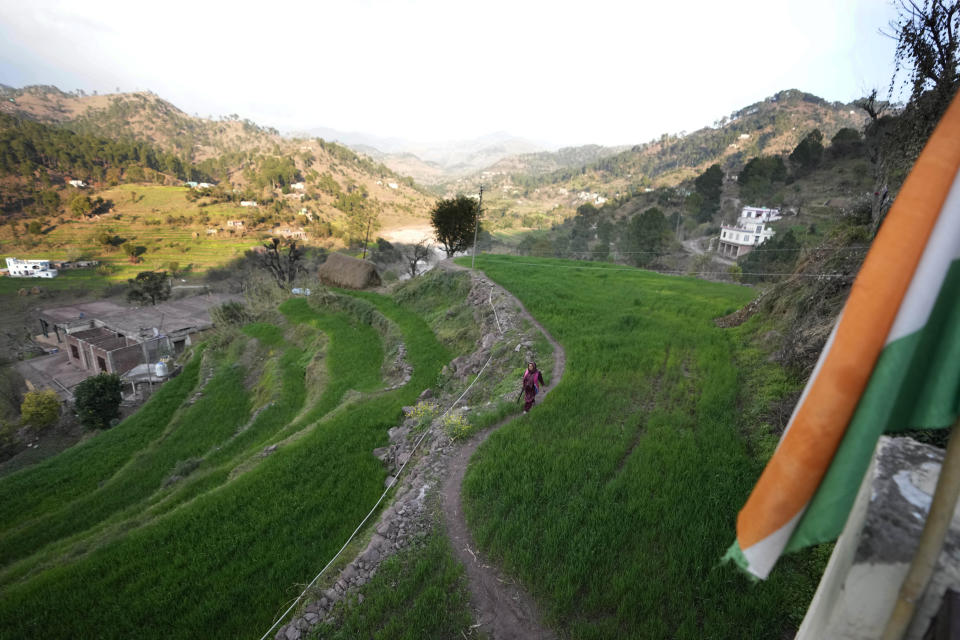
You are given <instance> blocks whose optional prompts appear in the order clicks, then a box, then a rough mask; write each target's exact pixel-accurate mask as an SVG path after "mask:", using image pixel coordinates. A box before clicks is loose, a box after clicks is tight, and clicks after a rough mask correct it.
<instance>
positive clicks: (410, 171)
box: [292, 127, 551, 184]
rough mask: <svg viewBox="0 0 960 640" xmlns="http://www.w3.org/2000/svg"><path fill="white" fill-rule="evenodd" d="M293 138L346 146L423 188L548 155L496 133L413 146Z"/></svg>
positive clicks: (333, 134) (353, 137)
mask: <svg viewBox="0 0 960 640" xmlns="http://www.w3.org/2000/svg"><path fill="white" fill-rule="evenodd" d="M292 135H297V136H303V135H306V136H309V137H320V138H323V139H325V140H333V141H336V142H339V143H340V144H343V145H346V146H348V147H350V148H351V149H353V150H354V151H357V152H359V153H364V154H366V155H368V156H370V157H371V158H373V159H374V160H377V161H379V162H382V163H383V164H385V165H386V166H388V167H390V168H391V169H393V170H394V171H396V172H397V173H401V174H403V175H407V176H410V177H412V178H413V179H414V180H416V181H417V182H420V183H422V184H438V183H440V182H445V181H449V180H453V179H456V178H458V177H462V176H465V175H469V174H470V173H474V172H477V171H480V170H482V169H485V168H486V167H489V166H491V165H493V164H496V163H497V162H499V161H500V160H502V159H504V158H508V157H511V156H516V155H521V154H528V153H535V152H544V151H550V150H551V146H550V145H549V144H547V143H542V142H535V141H533V140H528V139H526V138H520V137H517V136H513V135H511V134H509V133H506V132H503V131H498V132H495V133H490V134H487V135H484V136H480V137H477V138H471V139H468V140H454V141H450V142H433V143H429V142H416V141H412V140H405V139H403V138H396V137H381V136H375V135H370V134H366V133H361V132H356V131H351V132H345V131H338V130H336V129H330V128H327V127H316V128H313V129H308V130H306V131H304V132H294V133H293V134H292Z"/></svg>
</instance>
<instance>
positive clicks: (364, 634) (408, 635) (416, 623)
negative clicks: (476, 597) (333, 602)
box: [308, 531, 473, 640]
mask: <svg viewBox="0 0 960 640" xmlns="http://www.w3.org/2000/svg"><path fill="white" fill-rule="evenodd" d="M360 594H362V596H363V603H362V604H361V603H360V602H359V598H358V596H357V595H353V596H351V597H350V598H348V599H347V600H345V601H342V602H340V603H338V605H337V606H336V607H334V610H333V612H332V613H333V617H334V621H333V623H332V624H323V625H320V626H319V627H318V628H317V629H315V630H314V631H313V632H311V634H310V635H309V636H308V637H309V638H314V639H319V638H324V639H327V640H348V639H352V638H376V639H377V640H421V639H423V638H459V637H461V633H465V634H469V632H470V625H471V623H472V622H473V618H472V615H471V613H470V609H469V594H468V592H467V584H466V576H465V575H464V572H463V567H462V566H461V565H460V564H459V563H458V562H457V561H456V559H455V558H454V557H453V553H452V550H451V549H450V543H449V542H447V538H446V536H445V535H443V533H442V532H441V531H435V532H433V533H431V534H430V535H429V536H427V537H426V539H425V540H423V541H421V542H420V543H419V544H417V545H416V546H413V547H411V548H408V549H406V550H404V551H402V552H400V553H397V554H396V555H393V556H391V557H390V558H387V559H386V560H384V561H383V563H382V564H381V565H380V568H379V570H378V572H377V575H376V576H375V577H374V578H373V579H372V580H371V581H370V582H369V583H367V584H366V585H365V586H364V588H363V589H362V590H361V591H360ZM463 637H466V636H463Z"/></svg>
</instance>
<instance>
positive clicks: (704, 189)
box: [693, 164, 723, 222]
mask: <svg viewBox="0 0 960 640" xmlns="http://www.w3.org/2000/svg"><path fill="white" fill-rule="evenodd" d="M693 186H694V189H696V192H697V193H698V194H699V195H700V197H701V198H703V200H702V202H701V203H700V208H699V210H698V211H696V212H694V215H696V216H697V222H709V221H710V219H711V218H713V214H715V213H716V212H717V211H719V210H720V194H721V191H722V190H723V169H721V168H720V165H718V164H712V165H710V166H709V167H707V170H706V171H704V172H703V173H701V174H700V175H699V176H697V179H696V180H694V181H693Z"/></svg>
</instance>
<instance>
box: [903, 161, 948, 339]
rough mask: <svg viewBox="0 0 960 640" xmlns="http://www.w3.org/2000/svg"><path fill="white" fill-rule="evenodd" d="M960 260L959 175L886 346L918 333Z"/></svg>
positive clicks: (904, 298) (931, 234)
mask: <svg viewBox="0 0 960 640" xmlns="http://www.w3.org/2000/svg"><path fill="white" fill-rule="evenodd" d="M958 258H960V173H957V175H956V176H955V177H954V179H953V186H952V187H950V193H949V194H947V199H946V200H944V202H943V208H942V209H940V215H939V216H938V217H937V222H936V224H934V225H933V230H932V231H931V232H930V239H929V240H928V241H927V247H926V249H924V252H923V255H922V256H921V257H920V262H919V264H917V269H916V271H914V272H913V278H912V279H911V280H910V286H909V287H908V288H907V293H906V295H904V297H903V302H902V303H901V304H900V310H899V311H898V312H897V319H896V320H894V322H893V327H891V328H890V334H889V335H888V336H887V342H886V344H890V343H891V342H893V341H894V340H899V339H900V338H903V337H904V336H908V335H910V334H911V333H914V332H916V331H919V330H920V329H922V328H923V327H924V325H926V324H927V318H929V317H930V312H931V311H932V310H933V305H934V303H935V302H936V301H937V296H938V295H940V288H941V287H942V286H943V280H944V278H946V277H947V270H948V269H949V268H950V263H951V262H953V261H954V260H956V259H958Z"/></svg>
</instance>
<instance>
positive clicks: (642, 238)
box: [625, 207, 670, 267]
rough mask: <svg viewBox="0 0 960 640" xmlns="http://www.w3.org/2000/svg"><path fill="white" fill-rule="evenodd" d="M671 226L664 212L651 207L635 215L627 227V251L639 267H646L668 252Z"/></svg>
mask: <svg viewBox="0 0 960 640" xmlns="http://www.w3.org/2000/svg"><path fill="white" fill-rule="evenodd" d="M669 237H670V226H669V224H668V223H667V219H666V217H664V215H663V212H662V211H660V209H657V208H656V207H651V208H649V209H647V210H646V211H644V212H643V213H641V214H638V215H635V216H634V217H633V218H631V219H630V222H629V224H628V225H627V234H626V244H625V247H626V251H627V252H628V253H629V257H630V260H631V261H632V262H633V263H634V264H635V265H637V266H638V267H646V266H648V265H650V264H652V263H653V262H655V261H656V260H657V258H659V257H660V256H662V255H663V254H664V253H665V252H666V248H667V243H668V242H669Z"/></svg>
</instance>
